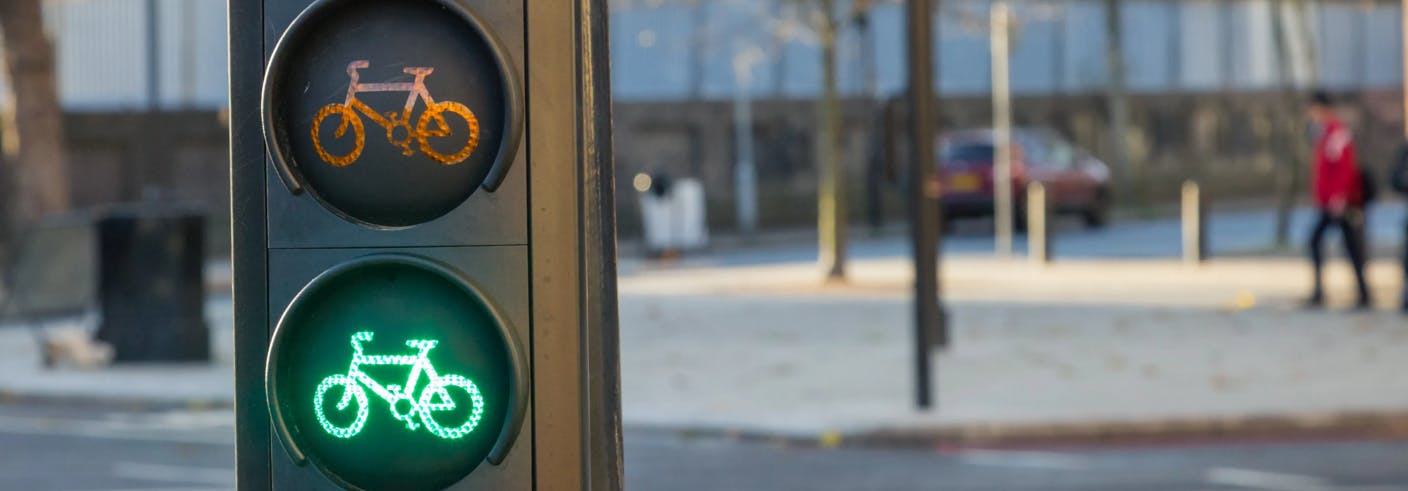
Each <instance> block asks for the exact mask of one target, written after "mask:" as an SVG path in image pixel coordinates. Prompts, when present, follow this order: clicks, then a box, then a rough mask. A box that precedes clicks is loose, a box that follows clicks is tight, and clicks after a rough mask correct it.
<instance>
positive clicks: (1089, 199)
mask: <svg viewBox="0 0 1408 491" xmlns="http://www.w3.org/2000/svg"><path fill="white" fill-rule="evenodd" d="M937 153H938V160H939V165H938V169H937V172H936V178H937V179H938V180H939V188H940V189H941V190H942V194H941V196H942V198H941V201H942V202H943V218H944V219H945V220H951V219H955V218H966V217H991V216H992V215H993V189H994V187H993V161H994V154H995V153H996V152H995V144H994V138H993V132H992V130H966V131H960V132H954V133H950V134H947V135H944V136H942V137H941V138H940V139H939V145H938V152H937ZM1109 180H1110V169H1109V167H1107V166H1106V165H1105V163H1104V162H1101V161H1100V160H1099V159H1096V158H1094V157H1092V156H1091V155H1090V154H1089V153H1088V152H1085V151H1083V150H1080V149H1077V148H1075V147H1074V146H1072V145H1071V144H1070V143H1069V142H1067V141H1066V140H1065V139H1063V138H1061V137H1060V135H1058V134H1056V132H1054V131H1051V130H1045V129H1020V130H1016V131H1013V135H1012V182H1011V183H1008V185H1010V186H1012V198H1013V202H1014V205H1015V207H1014V209H1013V214H1014V220H1013V222H1014V224H1015V225H1016V227H1017V228H1018V229H1022V228H1024V227H1025V226H1026V210H1027V207H1026V188H1027V183H1030V182H1040V183H1042V185H1044V186H1045V187H1046V199H1047V200H1048V206H1049V207H1050V209H1051V210H1052V212H1053V213H1058V214H1078V215H1080V216H1081V217H1082V218H1083V219H1084V220H1085V223H1086V224H1087V225H1088V226H1090V227H1100V226H1103V225H1104V224H1105V222H1106V220H1107V218H1108V217H1109V211H1110V189H1109Z"/></svg>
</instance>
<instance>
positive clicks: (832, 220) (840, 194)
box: [817, 0, 846, 282]
mask: <svg viewBox="0 0 1408 491" xmlns="http://www.w3.org/2000/svg"><path fill="white" fill-rule="evenodd" d="M834 7H835V5H834V1H833V0H821V6H820V8H821V12H820V13H819V15H818V16H817V23H818V24H820V25H819V26H818V29H817V31H818V34H819V36H818V37H819V38H820V39H821V59H822V80H823V82H822V87H823V89H822V95H821V108H820V109H821V127H820V131H819V132H818V135H817V155H818V157H819V159H818V160H819V162H820V164H821V165H820V169H819V171H820V172H819V174H820V175H819V179H818V180H817V181H818V185H819V186H818V187H819V189H817V232H818V236H819V244H818V245H819V246H820V248H821V251H820V252H821V253H820V258H821V267H822V270H823V271H824V272H825V274H826V281H828V282H830V281H845V279H846V193H845V191H846V189H845V179H844V178H843V174H844V173H845V169H844V168H843V167H842V166H841V149H840V146H841V102H840V98H839V96H838V95H837V89H836V12H835V11H834Z"/></svg>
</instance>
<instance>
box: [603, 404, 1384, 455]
mask: <svg viewBox="0 0 1408 491" xmlns="http://www.w3.org/2000/svg"><path fill="white" fill-rule="evenodd" d="M626 427H627V428H630V429H639V430H651V431H669V432H671V433H674V434H675V435H677V436H679V437H681V438H687V439H688V438H700V439H707V438H717V439H726V440H731V441H740V442H751V443H762V444H769V445H777V446H787V447H800V448H822V449H829V448H892V449H893V448H925V449H938V450H947V449H963V448H986V449H1004V448H1005V449H1020V448H1043V447H1046V448H1050V447H1098V446H1112V445H1113V446H1129V445H1135V446H1137V445H1150V444H1158V445H1168V444H1180V443H1184V444H1207V443H1218V442H1238V441H1247V440H1262V441H1287V440H1315V439H1373V440H1392V439H1408V410H1398V411H1363V412H1341V413H1306V414H1282V415H1275V414H1267V415H1251V416H1233V417H1225V418H1219V417H1214V418H1177V419H1162V420H1151V421H1099V422H1080V423H1050V424H1015V425H1007V424H974V425H955V426H941V427H913V428H882V429H873V430H856V431H844V430H834V431H823V432H819V433H800V432H772V431H768V430H765V429H763V430H754V429H748V430H744V429H736V428H719V427H668V426H659V425H649V426H646V425H631V424H629V423H628V424H627V425H626Z"/></svg>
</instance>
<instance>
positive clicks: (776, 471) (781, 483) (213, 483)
mask: <svg viewBox="0 0 1408 491" xmlns="http://www.w3.org/2000/svg"><path fill="white" fill-rule="evenodd" d="M232 436H233V428H232V416H231V414H230V412H229V411H228V410H213V411H190V410H136V409H132V408H124V407H104V406H95V405H82V406H72V405H55V404H39V403H23V404H20V403H8V404H0V489H6V490H9V489H15V490H34V491H43V490H73V491H77V490H95V491H96V490H139V489H140V490H148V489H149V490H217V489H230V488H232V487H233V485H234V470H233V468H232V467H233V462H234V446H233V444H232V443H231V440H232ZM626 474H627V476H626V480H627V486H626V487H627V489H633V490H657V489H662V490H681V491H691V490H699V491H707V490H729V491H745V490H774V489H776V490H809V491H811V490H821V491H824V490H837V491H841V490H845V491H853V490H926V489H932V490H1015V491H1021V490H1046V491H1056V490H1071V491H1075V490H1110V491H1115V490H1121V491H1123V490H1136V489H1137V490H1147V491H1159V490H1164V491H1202V490H1209V491H1210V490H1251V491H1256V490H1263V491H1334V490H1340V491H1388V490H1408V441H1383V442H1377V441H1342V442H1330V441H1320V442H1261V443H1223V444H1218V445H1211V444H1207V445H1194V444H1183V445H1176V446H1175V445H1165V446H1158V445H1150V446H1142V447H1120V448H1086V449H1023V450H977V449H967V450H959V449H952V450H948V449H945V450H922V449H921V450H916V449H896V450H873V449H814V448H787V447H782V446H777V445H771V444H765V443H748V442H737V441H729V440H720V439H700V438H686V437H682V436H679V435H676V434H674V433H670V432H661V431H644V430H637V431H628V432H627V434H626Z"/></svg>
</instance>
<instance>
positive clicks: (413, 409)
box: [313, 331, 484, 440]
mask: <svg viewBox="0 0 1408 491" xmlns="http://www.w3.org/2000/svg"><path fill="white" fill-rule="evenodd" d="M371 340H372V333H371V332H367V331H362V332H358V333H356V334H353V335H352V364H351V366H349V367H348V368H347V373H345V374H337V375H329V376H328V377H327V378H324V379H323V381H322V383H319V384H318V388H317V390H316V391H315V393H314V394H313V411H314V412H315V413H316V414H317V416H318V422H319V423H321V424H322V426H323V429H324V430H326V431H327V432H328V434H330V435H332V436H335V437H337V438H352V437H353V436H355V435H356V434H357V433H360V432H361V431H362V427H363V426H366V424H367V416H368V414H369V413H370V406H369V404H368V402H367V389H371V391H372V393H373V394H375V395H376V396H377V397H380V398H381V399H382V400H383V401H386V404H387V405H388V406H390V409H391V415H392V416H393V417H395V418H396V419H397V420H399V421H401V422H402V423H405V425H406V429H407V430H409V431H415V430H416V429H417V428H418V427H419V426H421V425H424V426H425V429H426V430H427V431H429V432H430V433H431V434H432V435H435V436H437V437H439V438H443V439H446V440H455V439H459V438H463V437H464V436H465V435H468V434H469V433H470V432H472V431H474V427H475V426H478V425H479V420H480V419H481V418H482V417H483V416H484V396H483V395H482V394H480V393H479V388H478V387H477V386H475V385H474V382H471V381H470V380H469V379H468V378H465V377H464V376H462V375H455V374H449V375H440V374H439V373H438V372H436V370H435V367H434V366H432V365H431V364H430V358H429V357H428V356H427V355H428V354H429V353H430V350H432V349H435V345H436V344H439V341H434V340H426V339H410V340H406V346H407V347H409V348H411V349H413V350H415V351H416V353H415V354H410V355H367V354H364V353H363V352H362V343H363V342H368V341H371ZM363 366H406V367H410V368H411V371H410V375H408V376H407V378H406V383H405V384H403V385H394V384H393V385H382V384H381V383H380V382H377V381H376V380H374V379H372V378H371V377H370V376H368V375H367V374H366V372H363V371H362V368H361V367H363ZM421 376H425V377H426V379H427V380H426V382H425V387H424V388H423V389H421V391H420V394H418V395H416V394H412V392H413V391H414V390H415V387H416V385H417V384H418V383H420V378H421ZM336 387H341V388H342V396H341V397H340V398H339V399H338V401H337V404H336V406H335V407H336V408H337V410H338V411H346V410H347V406H349V405H351V404H354V403H355V404H356V405H357V407H356V411H357V415H356V417H355V418H353V420H352V422H351V423H350V424H348V425H346V426H338V425H337V424H335V423H333V422H332V420H330V419H329V417H328V415H327V414H325V413H326V412H327V411H326V407H325V406H324V405H323V401H324V396H326V395H327V393H328V391H329V390H332V389H333V388H336ZM454 388H457V389H460V390H463V391H464V392H466V393H467V394H468V395H469V400H470V402H471V405H472V406H471V407H470V413H469V417H468V418H466V419H465V421H464V422H463V423H461V424H459V425H458V426H446V425H442V424H440V422H439V421H437V420H436V419H435V413H440V412H445V411H453V410H455V409H457V408H458V405H456V404H455V401H454V399H453V398H451V397H450V390H449V389H454ZM417 421H419V422H417Z"/></svg>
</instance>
